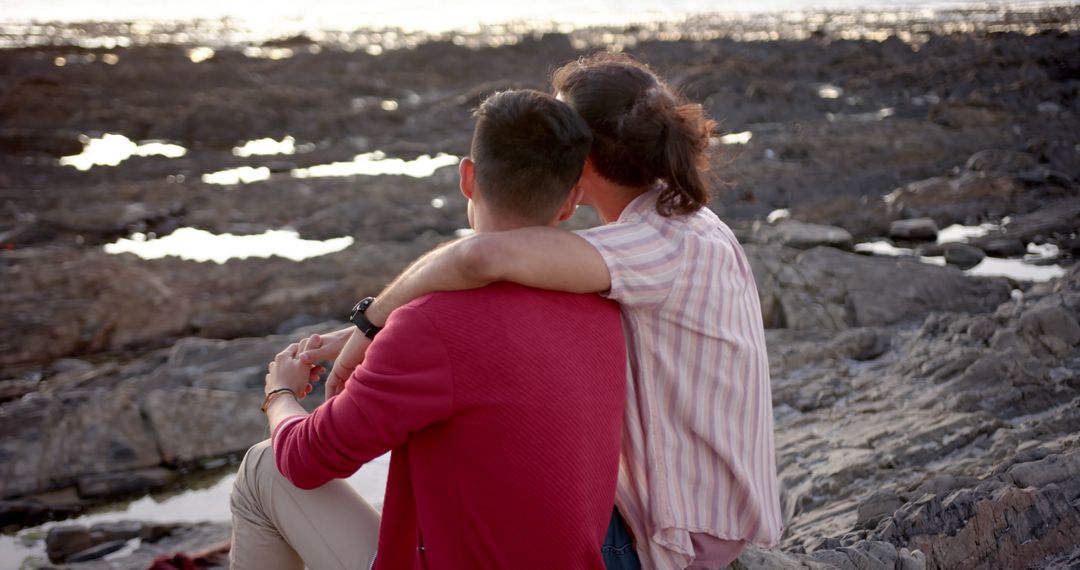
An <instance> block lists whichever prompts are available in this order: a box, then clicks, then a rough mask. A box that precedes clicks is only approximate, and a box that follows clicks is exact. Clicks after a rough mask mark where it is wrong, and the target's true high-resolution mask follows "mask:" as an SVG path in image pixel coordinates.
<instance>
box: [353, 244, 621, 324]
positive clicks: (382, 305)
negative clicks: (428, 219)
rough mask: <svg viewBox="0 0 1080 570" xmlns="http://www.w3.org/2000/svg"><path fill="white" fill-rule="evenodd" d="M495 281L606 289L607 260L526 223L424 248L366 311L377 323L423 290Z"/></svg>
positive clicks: (593, 290)
mask: <svg viewBox="0 0 1080 570" xmlns="http://www.w3.org/2000/svg"><path fill="white" fill-rule="evenodd" d="M495 281H511V282H513V283H518V284H521V285H527V286H529V287H536V288H539V289H551V290H555V291H568V292H572V293H598V292H601V291H607V290H608V289H609V288H610V287H611V276H610V274H609V273H608V267H607V264H606V263H605V262H604V258H603V257H601V255H600V252H598V251H597V250H596V249H595V248H594V247H593V246H592V245H591V244H589V242H588V241H586V240H585V239H583V238H581V237H580V236H578V235H576V234H574V233H572V232H568V231H566V230H561V229H558V228H552V227H539V226H538V227H529V228H521V229H516V230H509V231H505V232H486V233H479V234H475V235H472V236H469V237H467V238H463V239H460V240H457V241H455V242H451V243H449V244H447V245H445V246H443V247H440V248H437V249H435V250H432V251H430V252H428V253H427V254H425V255H424V256H423V257H421V258H420V259H418V260H417V261H416V262H415V263H413V264H412V265H411V266H409V268H408V269H406V270H405V271H404V272H403V273H402V274H401V275H400V276H398V277H397V278H396V279H394V281H392V282H391V283H390V285H388V286H387V287H386V289H385V290H383V292H382V293H381V294H380V295H379V296H378V297H377V298H376V300H375V302H374V303H372V305H371V306H370V307H368V310H367V312H366V315H367V317H368V319H369V320H371V322H372V323H373V324H375V325H379V326H381V325H382V324H383V323H385V322H386V318H387V317H388V316H389V315H390V313H391V312H393V311H394V309H396V308H398V307H400V306H402V305H404V304H406V303H408V302H409V301H412V300H413V299H416V298H418V297H422V296H424V295H426V294H428V293H432V292H435V291H459V290H462V289H475V288H477V287H483V286H485V285H487V284H489V283H493V282H495Z"/></svg>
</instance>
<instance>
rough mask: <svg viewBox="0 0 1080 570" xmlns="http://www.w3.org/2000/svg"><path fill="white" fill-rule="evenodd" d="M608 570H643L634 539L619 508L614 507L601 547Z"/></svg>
mask: <svg viewBox="0 0 1080 570" xmlns="http://www.w3.org/2000/svg"><path fill="white" fill-rule="evenodd" d="M600 553H601V554H602V555H603V557H604V566H606V567H607V570H641V560H640V559H638V555H637V552H636V551H635V550H634V539H633V538H632V537H631V536H630V533H629V532H628V531H627V530H626V522H625V521H623V518H622V515H621V514H619V509H617V508H616V509H612V511H611V524H610V525H608V530H607V535H606V536H605V537H604V545H603V546H601V547H600Z"/></svg>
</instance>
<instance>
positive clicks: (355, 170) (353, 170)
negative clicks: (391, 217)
mask: <svg viewBox="0 0 1080 570" xmlns="http://www.w3.org/2000/svg"><path fill="white" fill-rule="evenodd" d="M457 163H458V157H456V156H454V155H452V154H445V153H439V154H437V155H435V156H434V157H431V156H428V155H426V154H425V155H422V156H419V157H417V158H416V159H415V160H408V161H406V160H402V159H400V158H386V154H385V153H383V152H380V151H375V152H368V153H364V154H360V155H357V156H356V157H355V158H353V160H352V162H334V163H331V164H319V165H316V166H312V167H311V168H298V169H296V170H294V171H293V173H292V175H293V176H295V177H297V178H321V177H324V176H356V175H359V174H365V175H369V176H377V175H384V174H389V175H405V176H412V177H414V178H426V177H428V176H431V175H432V174H434V173H435V171H436V170H438V169H440V168H443V167H445V166H453V165H455V164H457Z"/></svg>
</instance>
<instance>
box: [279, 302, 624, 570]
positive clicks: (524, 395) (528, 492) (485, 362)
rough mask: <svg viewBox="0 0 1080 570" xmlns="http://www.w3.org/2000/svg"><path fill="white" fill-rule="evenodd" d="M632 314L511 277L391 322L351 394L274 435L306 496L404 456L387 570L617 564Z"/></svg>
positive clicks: (381, 558) (387, 519) (385, 532)
mask: <svg viewBox="0 0 1080 570" xmlns="http://www.w3.org/2000/svg"><path fill="white" fill-rule="evenodd" d="M623 342H624V341H623V334H622V328H621V325H620V322H619V312H618V307H617V306H616V305H615V304H613V303H611V302H609V301H605V300H603V299H601V298H600V297H598V296H596V295H575V294H569V293H558V292H551V291H541V290H537V289H530V288H526V287H522V286H518V285H511V284H507V283H498V284H495V285H491V286H488V287H485V288H482V289H476V290H471V291H461V292H454V293H436V294H433V295H429V296H427V297H423V298H421V299H418V300H416V301H414V302H412V303H410V304H408V305H406V306H404V307H402V308H400V309H398V310H397V311H395V312H394V313H393V315H391V317H390V319H389V321H388V322H387V326H386V328H385V329H384V330H383V331H382V332H381V333H379V336H378V337H377V338H376V340H375V341H374V342H373V343H372V344H371V346H370V347H369V349H368V352H367V355H366V357H365V360H364V364H363V365H361V366H359V367H358V368H357V369H356V371H355V372H354V373H353V376H352V378H350V380H349V381H348V382H347V383H346V387H345V391H344V392H343V393H342V394H341V395H339V396H337V397H335V398H333V399H332V400H330V401H329V402H327V403H326V404H324V405H322V406H320V407H319V408H318V409H317V410H316V411H315V413H313V414H312V415H310V416H308V417H306V418H303V419H300V418H296V419H291V418H290V419H289V420H286V421H285V422H283V423H282V424H281V425H280V426H279V427H278V429H277V430H276V431H275V433H274V454H275V458H276V461H277V465H278V468H279V469H280V470H281V472H282V474H284V475H285V477H287V478H288V479H289V480H290V481H292V482H293V483H294V484H295V485H296V486H298V487H301V488H314V487H317V486H319V485H322V484H324V483H325V482H327V481H329V480H330V479H332V478H340V477H348V476H350V475H352V474H353V473H354V472H355V471H356V469H357V468H359V467H360V466H361V465H363V464H364V463H366V462H368V461H370V460H372V459H374V458H375V457H378V456H379V455H381V454H383V453H385V452H386V451H388V450H393V454H392V456H391V461H390V473H389V480H388V482H387V489H386V500H385V502H384V506H383V518H382V526H381V530H380V537H379V554H378V557H377V559H376V565H375V567H376V568H378V569H381V570H391V569H394V570H397V569H402V568H417V569H419V568H428V569H434V570H439V569H451V568H453V569H457V568H461V569H465V568H468V569H478V568H514V569H521V570H526V569H531V568H535V569H545V570H546V569H552V568H559V569H572V568H587V569H600V568H603V562H602V560H601V557H600V546H601V541H602V540H603V536H604V532H605V530H606V529H607V525H608V522H609V520H610V516H611V508H612V504H613V501H614V494H615V483H616V477H617V464H618V455H619V441H620V433H621V425H622V424H621V421H622V413H623V405H624V398H625V385H626V371H625V363H626V355H625V347H624V343H623Z"/></svg>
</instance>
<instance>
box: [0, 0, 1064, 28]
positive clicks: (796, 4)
mask: <svg viewBox="0 0 1080 570" xmlns="http://www.w3.org/2000/svg"><path fill="white" fill-rule="evenodd" d="M808 4H809V5H808ZM1033 4H1034V5H1039V4H1046V2H1034V1H1030V0H1028V1H1025V0H1019V1H1018V0H1008V1H1006V0H983V1H957V0H952V1H942V0H937V1H927V0H889V1H886V0H816V1H815V2H812V3H806V2H801V1H799V0H753V1H750V0H669V1H667V2H663V3H658V2H654V1H652V0H596V1H593V2H588V3H582V2H578V1H576V0H550V1H548V2H525V1H521V0H518V1H502V2H494V1H491V0H462V1H460V2H456V3H454V5H453V9H446V6H445V4H444V3H442V2H437V1H435V0H402V1H399V2H389V3H387V2H369V1H359V2H357V1H352V0H323V1H321V2H318V3H310V2H309V3H303V2H286V1H284V0H234V1H232V2H220V1H218V0H189V1H187V2H164V3H163V2H145V1H142V0H99V1H97V2H85V1H84V0H51V1H50V2H41V1H40V0H6V1H5V2H4V11H3V15H2V16H0V21H27V20H37V21H58V22H80V21H134V20H194V19H208V20H217V19H221V18H230V19H236V20H242V21H247V22H250V23H260V24H262V25H263V26H266V27H282V26H286V25H288V24H289V23H293V24H295V25H301V26H305V27H309V28H317V29H328V28H329V29H338V30H341V29H351V28H361V27H364V28H381V27H387V28H395V27H396V28H401V29H404V30H424V31H448V30H470V29H476V28H478V27H479V26H481V25H491V24H499V23H504V22H512V21H540V22H565V23H568V24H573V25H576V26H585V25H598V24H625V23H631V22H637V21H652V20H657V19H674V18H678V17H680V16H684V15H686V14H699V13H713V12H720V13H727V12H730V13H762V12H799V11H803V10H807V9H810V8H813V9H816V10H853V9H862V8H868V9H888V10H897V9H916V8H922V9H933V8H956V7H969V6H978V7H987V6H989V7H994V6H1018V5H1033Z"/></svg>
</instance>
